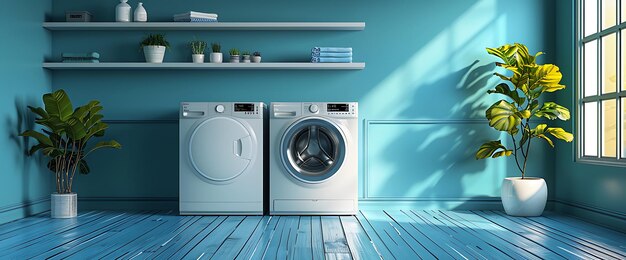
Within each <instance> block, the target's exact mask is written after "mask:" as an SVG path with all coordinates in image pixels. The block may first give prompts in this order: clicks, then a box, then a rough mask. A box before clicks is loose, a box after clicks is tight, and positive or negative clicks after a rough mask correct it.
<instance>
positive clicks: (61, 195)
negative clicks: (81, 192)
mask: <svg viewBox="0 0 626 260" xmlns="http://www.w3.org/2000/svg"><path fill="white" fill-rule="evenodd" d="M43 103H44V108H41V107H31V106H29V107H28V108H29V109H30V110H31V111H32V112H33V113H35V114H36V115H37V119H36V120H35V123H37V124H39V125H41V126H43V128H41V129H40V130H37V129H33V130H27V131H25V132H23V133H21V136H26V137H31V138H34V139H36V140H37V142H38V143H37V144H36V145H34V146H33V147H32V148H30V150H29V154H30V155H32V154H34V153H35V152H37V151H40V152H41V153H42V154H43V155H44V156H47V157H48V158H50V160H49V161H48V163H47V167H48V169H50V170H51V171H52V172H54V174H55V177H56V193H53V194H52V195H51V208H50V211H51V213H50V214H51V217H53V218H72V217H76V212H77V195H76V193H73V192H72V188H73V187H72V184H73V183H74V177H75V175H76V172H80V173H81V174H87V173H89V171H90V169H89V166H88V165H87V161H86V158H87V157H88V156H89V155H91V153H92V152H94V151H96V150H98V149H100V148H115V149H120V148H121V147H122V146H121V145H120V144H119V143H118V142H117V141H115V140H111V141H100V142H98V143H95V144H93V145H90V141H92V139H93V138H94V137H102V136H104V132H105V130H106V129H107V128H108V125H107V124H105V123H103V122H102V118H103V116H102V114H100V111H101V110H102V106H101V105H100V102H99V101H96V100H94V101H91V102H89V103H88V104H87V105H84V106H79V107H77V108H76V109H72V102H71V101H70V99H69V97H68V96H67V94H66V93H65V91H63V90H57V91H55V92H53V93H48V94H45V95H43Z"/></svg>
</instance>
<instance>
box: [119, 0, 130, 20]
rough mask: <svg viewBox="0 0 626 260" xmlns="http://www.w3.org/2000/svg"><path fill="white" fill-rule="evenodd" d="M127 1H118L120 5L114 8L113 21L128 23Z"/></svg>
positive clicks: (128, 10) (128, 8)
mask: <svg viewBox="0 0 626 260" xmlns="http://www.w3.org/2000/svg"><path fill="white" fill-rule="evenodd" d="M126 2H128V0H120V3H119V4H118V5H117V7H115V21H116V22H130V21H131V20H130V9H131V8H130V5H129V4H127V3H126Z"/></svg>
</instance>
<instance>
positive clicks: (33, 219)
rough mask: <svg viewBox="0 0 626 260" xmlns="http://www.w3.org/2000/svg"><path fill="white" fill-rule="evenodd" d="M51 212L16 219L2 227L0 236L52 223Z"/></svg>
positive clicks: (0, 226)
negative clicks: (47, 222) (48, 222)
mask: <svg viewBox="0 0 626 260" xmlns="http://www.w3.org/2000/svg"><path fill="white" fill-rule="evenodd" d="M84 213H93V212H84ZM50 220H51V218H50V212H49V211H46V212H42V213H39V214H37V215H33V216H30V217H27V218H23V219H16V220H13V221H11V222H7V223H4V224H1V225H0V236H2V235H4V234H6V233H9V232H13V231H15V230H18V229H26V228H29V227H31V226H33V225H44V223H41V224H38V223H40V222H46V221H50Z"/></svg>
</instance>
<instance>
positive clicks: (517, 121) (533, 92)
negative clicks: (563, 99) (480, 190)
mask: <svg viewBox="0 0 626 260" xmlns="http://www.w3.org/2000/svg"><path fill="white" fill-rule="evenodd" d="M487 52H488V53H489V54H491V55H494V56H496V57H498V58H500V59H501V60H502V62H496V65H497V66H498V67H501V68H504V69H507V70H508V71H510V72H512V75H511V76H507V75H503V74H500V73H494V75H496V76H498V77H499V78H501V79H502V80H504V81H505V82H502V83H500V84H498V85H497V86H496V87H495V89H492V90H489V91H487V93H489V94H493V93H497V94H501V95H504V96H505V97H506V98H505V99H501V100H499V101H497V102H496V103H494V104H493V105H491V107H489V108H488V109H487V111H486V113H485V115H486V117H487V119H488V120H489V126H491V127H493V128H494V129H496V130H498V131H502V132H505V133H506V134H507V135H508V136H510V138H511V143H509V144H508V145H509V147H511V145H512V146H513V148H512V149H509V148H507V147H506V146H505V145H504V143H503V142H502V140H495V141H489V142H486V143H484V144H483V145H481V146H480V148H479V149H478V151H477V152H476V159H485V158H489V157H491V158H497V157H500V156H511V155H512V156H513V157H514V158H515V164H516V165H517V168H518V169H519V171H520V172H521V178H519V177H511V178H505V179H504V181H503V182H502V188H501V197H502V204H503V206H504V210H505V211H506V213H507V214H509V215H513V216H539V215H541V214H542V212H543V210H544V208H545V205H546V200H547V196H548V188H547V186H546V182H545V181H544V180H543V179H542V178H531V177H527V176H526V169H527V168H526V165H527V162H528V158H529V155H530V148H531V143H532V141H533V140H535V139H542V140H543V141H545V142H546V143H547V144H548V145H550V146H552V147H554V144H553V141H552V139H551V137H554V138H557V139H561V140H564V141H566V142H571V141H572V140H573V139H574V136H573V135H572V134H571V133H568V132H566V131H565V130H563V129H562V128H559V127H548V125H547V124H541V123H540V124H536V125H535V124H533V125H531V120H532V119H535V118H546V119H549V120H554V119H559V120H563V121H566V120H569V119H570V113H569V110H568V109H567V108H565V107H563V106H560V105H558V104H556V103H554V102H542V100H543V99H542V98H541V97H542V96H543V94H544V93H546V92H555V91H557V90H561V89H564V88H565V86H564V85H561V84H559V83H560V81H561V78H562V75H561V72H560V71H559V67H557V66H556V65H553V64H543V65H541V64H537V63H536V59H537V57H538V56H539V55H541V54H543V53H541V52H538V53H537V54H535V55H530V54H529V52H528V48H527V47H526V46H524V45H523V44H519V43H515V44H513V45H504V46H500V47H498V48H487ZM533 126H534V127H533Z"/></svg>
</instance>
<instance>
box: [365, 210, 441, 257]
mask: <svg viewBox="0 0 626 260" xmlns="http://www.w3.org/2000/svg"><path fill="white" fill-rule="evenodd" d="M361 212H362V213H363V216H364V217H365V218H366V219H367V221H368V222H369V223H370V224H371V225H372V227H373V228H374V230H375V231H376V233H377V234H378V236H379V237H380V238H381V240H382V242H383V243H384V244H385V246H387V248H389V251H391V253H392V254H393V256H394V257H395V258H397V259H417V258H419V256H422V257H426V256H428V255H430V252H428V250H426V249H424V248H419V247H418V248H417V250H418V251H417V252H415V251H414V250H415V249H416V248H411V246H410V245H409V244H407V242H406V241H405V238H404V236H407V238H406V239H412V238H410V236H409V235H408V234H406V233H400V231H399V230H398V229H397V228H396V227H395V225H397V224H395V222H394V221H393V220H392V219H391V218H389V216H387V214H386V213H385V212H383V211H382V210H371V211H370V210H364V211H361ZM418 254H419V256H418Z"/></svg>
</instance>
